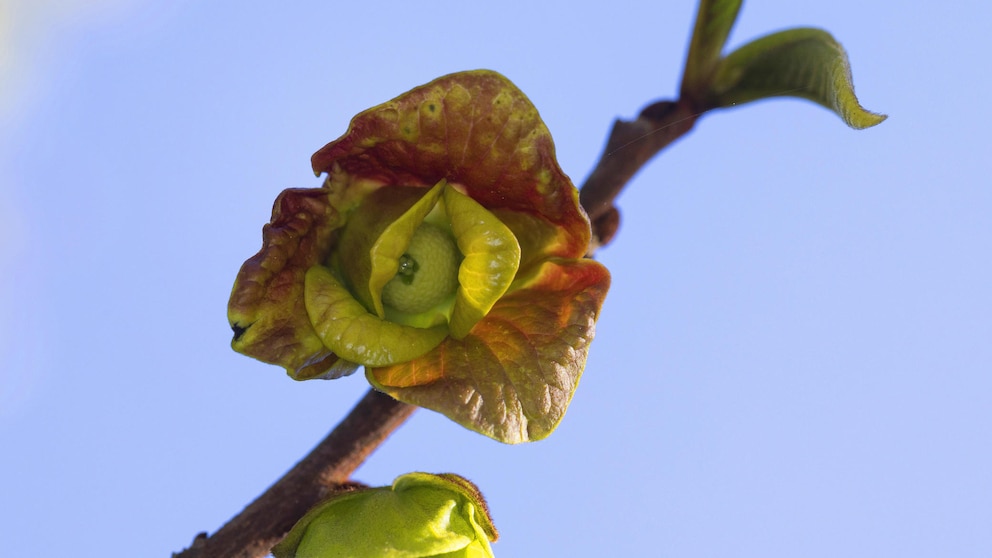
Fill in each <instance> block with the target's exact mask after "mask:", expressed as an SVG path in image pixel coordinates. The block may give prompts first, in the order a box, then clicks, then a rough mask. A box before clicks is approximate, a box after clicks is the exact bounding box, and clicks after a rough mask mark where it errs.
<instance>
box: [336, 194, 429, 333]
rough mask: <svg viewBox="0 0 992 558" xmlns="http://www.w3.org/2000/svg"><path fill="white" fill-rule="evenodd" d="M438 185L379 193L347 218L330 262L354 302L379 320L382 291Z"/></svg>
mask: <svg viewBox="0 0 992 558" xmlns="http://www.w3.org/2000/svg"><path fill="white" fill-rule="evenodd" d="M444 185H445V182H444V181H443V180H442V181H440V182H438V183H437V184H436V185H435V186H434V187H433V188H431V189H429V190H427V189H425V188H410V187H388V186H387V187H383V188H380V189H378V190H376V191H375V192H373V193H371V194H370V195H368V196H367V197H366V198H365V200H364V201H363V202H362V204H361V205H360V206H359V207H358V208H357V209H356V210H355V211H354V212H353V213H352V214H351V215H350V216H349V218H348V224H347V226H345V229H344V232H343V233H342V235H341V242H340V247H339V249H338V250H339V251H338V253H339V257H338V260H339V261H338V262H336V263H337V266H338V267H340V269H341V272H342V275H344V276H345V279H346V280H347V281H348V284H349V286H351V288H352V291H353V292H354V293H355V295H356V297H357V298H358V299H359V300H360V301H361V302H362V303H363V304H364V305H365V307H366V308H368V309H369V310H372V311H374V312H375V313H376V314H377V315H378V316H379V317H380V318H384V317H385V315H386V314H385V310H384V309H383V306H382V288H383V287H384V286H386V283H388V282H389V281H390V279H392V278H393V277H394V276H395V275H396V272H397V270H398V269H399V260H400V257H401V256H402V255H403V253H404V252H405V251H406V249H407V247H408V246H409V245H410V239H411V238H413V234H414V232H416V230H417V228H418V227H420V225H421V223H423V222H424V217H426V216H427V214H428V213H429V212H430V211H431V209H433V208H434V206H435V205H436V204H437V200H438V198H440V197H441V192H442V191H443V190H444Z"/></svg>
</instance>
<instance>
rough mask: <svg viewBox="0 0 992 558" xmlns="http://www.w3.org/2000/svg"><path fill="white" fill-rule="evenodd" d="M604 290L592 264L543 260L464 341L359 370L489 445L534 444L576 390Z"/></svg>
mask: <svg viewBox="0 0 992 558" xmlns="http://www.w3.org/2000/svg"><path fill="white" fill-rule="evenodd" d="M609 283H610V276H609V273H608V272H607V271H606V268H605V267H603V266H602V265H600V264H599V263H597V262H595V261H592V260H566V259H556V260H549V261H547V262H545V263H543V264H542V265H540V266H539V267H537V268H536V269H535V270H534V271H533V272H532V274H531V275H529V276H527V277H523V278H520V279H518V282H517V283H515V284H514V286H513V287H512V289H511V292H510V293H509V294H507V295H506V296H504V297H503V298H501V299H500V300H499V302H497V303H496V305H495V306H493V309H492V310H491V311H490V312H489V314H488V315H486V317H485V318H483V319H482V321H480V322H479V323H478V324H477V325H476V326H475V328H473V329H472V331H471V333H469V335H467V336H466V337H465V338H464V339H462V340H457V339H453V338H448V339H446V340H445V341H444V342H443V343H441V345H439V346H438V347H437V348H436V349H434V350H432V351H430V352H428V353H427V354H425V355H424V356H422V357H420V358H418V359H416V360H413V361H410V362H404V363H401V364H397V365H394V366H389V367H382V368H366V376H367V377H368V378H369V381H370V382H372V384H373V385H375V386H376V387H377V388H379V389H381V390H383V391H385V392H386V393H388V394H390V395H391V396H393V397H395V398H397V399H400V400H401V401H406V402H408V403H413V404H415V405H419V406H422V407H426V408H428V409H433V410H435V411H438V412H441V413H442V414H444V415H446V416H448V417H449V418H451V419H452V420H454V421H456V422H458V423H459V424H461V425H463V426H465V427H467V428H469V429H472V430H475V431H477V432H480V433H483V434H485V435H487V436H490V437H491V438H494V439H496V440H499V441H502V442H507V443H518V442H526V441H532V440H540V439H542V438H544V437H546V436H548V435H549V434H550V433H551V432H552V431H553V430H554V429H555V427H557V425H558V423H559V422H560V421H561V419H562V417H563V416H564V414H565V409H566V408H567V407H568V404H569V402H570V401H571V398H572V394H573V393H574V392H575V388H576V386H577V385H578V382H579V378H580V377H581V375H582V371H583V369H584V368H585V362H586V356H587V354H588V350H589V343H590V342H591V341H592V337H593V334H594V332H595V323H596V319H597V317H598V315H599V310H600V308H601V306H602V303H603V299H604V298H605V297H606V291H607V289H608V288H609Z"/></svg>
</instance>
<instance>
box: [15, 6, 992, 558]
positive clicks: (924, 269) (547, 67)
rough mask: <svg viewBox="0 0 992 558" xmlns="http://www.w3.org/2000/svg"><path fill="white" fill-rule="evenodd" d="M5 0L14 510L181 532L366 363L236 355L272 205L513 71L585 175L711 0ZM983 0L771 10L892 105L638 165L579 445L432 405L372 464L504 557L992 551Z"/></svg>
mask: <svg viewBox="0 0 992 558" xmlns="http://www.w3.org/2000/svg"><path fill="white" fill-rule="evenodd" d="M533 4H534V3H532V2H522V1H521V2H517V1H508V2H502V3H499V4H492V5H486V6H484V7H476V6H472V7H470V6H469V5H468V4H466V3H463V2H455V1H450V2H445V1H439V0H425V1H423V2H418V3H408V2H379V3H375V4H371V3H358V2H352V3H346V4H344V5H337V4H336V3H331V2H302V1H301V2H294V3H286V4H284V5H279V6H278V8H276V7H275V6H276V4H272V5H271V6H270V5H268V4H264V5H263V4H261V3H259V4H257V5H253V6H247V5H245V3H242V2H234V1H215V2H192V1H182V2H169V3H165V2H154V1H152V0H105V1H103V2H83V1H81V0H77V1H75V2H73V1H63V2H55V1H54V0H47V1H40V2H39V1H35V2H31V1H29V0H21V1H16V0H15V1H11V0H7V1H6V2H4V3H0V41H2V42H0V45H2V50H0V52H2V56H0V71H2V72H3V74H2V75H0V84H2V86H0V90H2V91H3V93H2V95H0V265H2V266H3V267H2V273H0V357H2V359H3V363H4V364H3V365H2V366H0V447H3V448H4V449H3V452H2V454H3V456H2V457H0V479H3V480H2V481H0V483H2V485H0V494H2V495H3V496H2V502H3V505H2V506H0V535H2V540H3V541H4V547H5V551H6V552H7V553H8V554H10V555H15V556H98V555H99V556H121V557H124V556H128V557H130V556H167V555H168V553H170V552H172V551H178V550H180V549H182V548H183V547H185V546H186V545H187V544H189V542H190V541H191V540H192V537H193V536H194V535H195V534H196V533H197V532H200V531H214V530H216V529H217V528H218V527H219V526H220V525H221V524H222V523H224V522H225V521H226V520H227V519H228V518H229V517H230V516H232V515H233V514H234V513H236V512H237V511H239V510H240V509H241V508H242V507H243V506H244V505H246V504H247V503H248V502H249V501H251V500H252V499H253V498H254V497H255V496H256V495H258V494H259V493H260V492H261V491H262V490H263V489H264V488H265V487H266V486H268V484H270V483H271V482H272V481H274V480H275V479H276V478H277V477H278V476H279V475H281V474H282V472H284V471H285V470H286V469H287V468H288V467H289V466H291V465H292V464H293V463H294V462H295V461H296V460H297V459H298V458H300V457H301V456H302V455H304V454H305V453H306V452H307V451H308V450H309V448H310V447H312V446H313V445H314V444H315V443H316V442H317V441H318V440H319V439H320V438H322V437H323V435H324V434H325V433H326V432H327V431H328V430H329V429H330V428H332V427H333V426H334V425H335V424H336V423H337V422H338V420H340V419H341V418H342V417H343V416H344V415H345V414H346V413H347V411H348V409H349V408H350V407H351V406H352V405H353V404H354V402H355V401H357V400H358V399H359V398H360V397H361V395H362V394H363V393H364V392H365V390H366V387H367V386H366V384H365V382H364V380H363V379H362V378H361V376H360V375H356V376H353V377H350V378H347V379H343V380H338V381H334V382H307V383H296V382H293V381H292V380H290V379H288V378H287V377H286V376H285V375H284V373H283V372H282V371H281V370H280V369H278V368H276V367H273V366H269V365H264V364H261V363H258V362H255V361H252V360H250V359H248V358H246V357H243V356H241V355H238V354H236V353H234V352H233V351H231V350H230V348H229V341H230V330H229V328H228V326H227V323H226V316H225V307H226V303H227V297H228V294H229V292H230V287H231V283H232V281H233V279H234V275H235V273H236V272H237V269H238V267H239V266H240V264H241V262H242V261H243V260H244V259H246V258H247V257H249V256H250V255H252V254H253V253H254V252H255V251H256V250H257V249H258V247H259V245H260V242H261V236H260V230H261V226H262V224H263V223H265V222H266V221H267V220H268V217H269V212H270V209H271V204H272V200H273V199H274V197H275V195H276V194H277V193H278V192H279V191H280V190H282V189H284V188H287V187H307V186H317V185H319V181H318V180H317V179H315V178H314V177H313V176H312V173H311V172H310V168H309V157H310V155H311V153H312V152H313V151H315V150H316V149H317V148H319V147H321V146H323V145H324V144H325V143H326V142H328V141H330V140H331V139H334V138H336V137H338V136H339V135H340V134H342V133H343V132H344V130H345V129H346V127H347V124H348V121H349V119H350V118H351V116H352V115H354V114H355V113H357V112H359V111H361V110H363V109H365V108H368V107H370V106H372V105H375V104H378V103H380V102H382V101H385V100H388V99H390V98H392V97H394V96H396V95H397V94H399V93H402V92H403V91H406V90H407V89H409V88H411V87H413V86H416V85H419V84H421V83H424V82H427V81H429V80H431V79H433V78H434V77H437V76H440V75H442V74H446V73H449V72H453V71H458V70H466V69H474V68H490V69H494V70H497V71H499V72H501V73H503V74H504V75H506V76H507V77H509V78H510V79H511V80H513V81H514V82H515V83H516V84H517V85H518V86H519V87H520V88H521V89H522V90H523V91H524V92H525V93H527V95H528V96H529V97H530V98H531V100H532V101H533V102H534V104H535V105H536V106H537V107H538V109H539V110H540V111H541V114H542V116H543V117H544V119H545V121H546V123H547V124H548V127H549V128H550V130H551V132H552V134H553V135H554V137H555V141H556V146H557V151H558V157H559V161H560V163H561V165H562V167H563V168H564V169H565V171H566V172H567V173H569V174H570V175H571V176H572V178H573V180H575V181H576V182H581V181H582V179H583V178H584V177H585V176H586V175H587V174H588V172H589V170H590V169H591V167H592V165H593V164H594V162H595V160H596V158H597V157H598V156H599V153H600V150H601V149H602V145H603V142H604V140H605V137H606V133H607V131H608V129H609V127H610V125H611V122H612V120H613V119H614V118H616V117H625V118H630V117H632V116H634V115H635V114H636V113H637V111H638V110H639V109H640V108H641V107H642V106H644V105H645V104H647V103H648V102H650V101H653V100H656V99H661V98H670V97H671V96H672V95H673V94H674V92H675V91H676V88H677V80H678V77H679V75H680V74H681V70H682V62H683V59H684V54H685V52H684V49H685V45H686V44H687V41H688V33H689V30H690V28H691V23H692V18H693V16H694V12H695V5H694V4H693V3H692V2H646V1H644V2H633V1H632V2H625V1H616V2H608V3H604V2H596V3H581V2H580V3H575V2H557V1H555V2H544V3H541V4H539V5H536V6H535V5H533ZM990 16H992V14H990V13H989V9H988V7H987V6H985V5H984V4H982V3H979V2H977V1H962V2H956V3H953V5H949V4H944V5H940V6H938V5H937V4H935V3H930V2H905V3H902V5H901V6H900V7H899V8H898V9H897V8H894V7H893V4H892V3H891V2H881V1H878V0H864V1H858V2H855V1H853V0H838V1H834V2H817V3H809V2H803V3H794V2H785V1H783V0H761V1H759V0H754V1H751V2H747V3H746V4H745V5H744V8H743V10H742V14H741V17H740V19H739V21H738V25H737V27H736V28H735V30H734V33H733V34H732V35H731V38H730V42H731V45H739V44H742V43H743V42H746V41H747V40H749V39H751V38H754V37H756V36H758V35H760V34H764V33H766V32H770V31H773V30H777V29H781V28H785V27H791V26H800V25H804V26H805V25H812V26H818V27H823V28H826V29H828V30H829V31H831V32H832V33H833V34H834V36H835V37H837V38H838V39H839V40H840V41H841V42H842V43H843V44H844V45H845V47H846V48H847V50H848V52H849V54H850V57H851V61H852V67H853V72H854V82H855V86H856V89H857V92H858V94H859V97H860V98H861V100H862V102H863V103H864V105H865V106H866V107H867V108H869V109H872V110H875V111H879V112H884V113H887V114H889V115H890V118H889V120H888V121H886V122H885V123H884V124H882V125H881V126H879V127H877V128H874V129H870V130H867V131H863V132H855V131H853V130H850V129H848V128H847V127H845V126H844V124H843V123H842V122H841V121H840V119H839V118H837V117H836V116H835V115H833V114H831V113H830V112H828V111H826V110H824V109H822V108H820V107H818V106H815V105H812V104H810V103H806V102H802V101H798V100H776V101H768V102H761V103H756V104H753V105H748V106H745V107H741V108H737V109H734V110H728V111H721V112H716V113H713V114H710V115H707V116H706V117H704V118H703V119H702V120H701V121H700V122H699V124H698V125H697V127H696V129H695V130H694V131H693V132H692V133H691V134H690V135H689V136H687V137H685V138H684V139H683V140H681V141H679V142H678V143H676V144H675V145H674V146H672V147H671V148H670V149H668V150H667V151H665V152H664V153H663V154H662V155H661V156H660V157H659V158H658V159H656V160H655V161H654V162H653V163H652V164H651V165H650V166H648V167H647V168H645V169H644V170H643V171H642V172H641V173H639V174H638V175H637V177H636V178H635V180H634V182H632V183H631V185H630V187H629V188H628V190H627V191H626V192H625V193H624V194H623V196H622V197H621V198H620V200H619V205H620V209H621V212H622V214H623V219H624V221H623V225H622V227H623V228H622V229H621V232H620V234H619V236H618V237H617V239H616V241H615V243H614V244H612V245H611V246H609V247H608V248H606V249H605V250H603V251H601V252H600V253H599V255H598V257H599V259H600V261H602V262H603V263H604V264H606V265H607V266H608V267H609V268H610V269H611V271H612V273H613V288H612V290H611V292H610V295H609V297H608V298H607V301H606V304H605V307H604V309H603V314H602V318H601V320H600V323H599V327H598V334H597V338H596V340H595V342H594V344H593V347H592V352H591V355H590V359H589V363H588V366H587V369H586V374H585V376H584V377H583V380H582V383H581V384H580V386H579V390H578V392H577V394H576V396H575V399H574V401H573V403H572V406H571V408H570V410H569V412H568V414H567V415H566V417H565V420H564V422H563V423H562V425H561V427H560V428H559V429H558V431H557V432H555V434H554V435H552V436H551V437H550V438H549V439H547V440H545V441H542V442H539V443H534V444H528V445H524V446H504V445H501V444H498V443H495V442H492V441H491V440H489V439H486V438H483V437H481V436H478V435H476V434H473V433H471V432H469V431H466V430H464V429H462V428H461V427H458V426H457V425H454V424H453V423H450V422H449V421H447V419H444V418H443V417H440V416H439V415H436V414H434V413H431V412H429V411H418V412H417V413H416V414H415V415H414V417H413V418H412V419H411V420H410V421H409V422H408V423H407V424H406V425H405V426H404V427H403V428H402V429H400V430H399V431H398V432H397V433H396V434H395V435H394V436H393V437H392V438H391V439H390V440H389V441H388V442H387V443H386V445H385V446H383V447H382V448H381V449H380V450H379V451H378V452H377V453H375V454H374V455H373V456H372V458H371V459H370V460H369V461H368V463H367V464H366V465H364V466H363V467H362V468H361V469H360V470H359V471H358V473H357V475H356V477H357V478H358V479H359V480H362V481H365V482H368V483H370V484H386V483H389V482H390V481H391V480H392V479H393V478H394V477H396V476H397V475H399V474H402V473H405V472H408V471H415V470H422V471H430V472H445V471H452V472H456V473H459V474H462V475H464V476H466V477H468V478H470V479H472V480H473V481H475V482H476V483H477V484H478V485H479V486H480V487H481V488H482V490H483V492H484V493H485V495H486V496H487V498H488V500H489V502H490V505H491V508H492V513H493V516H494V519H495V522H496V525H497V527H498V528H499V529H500V531H501V533H502V538H501V540H500V541H499V542H498V543H497V544H496V545H495V546H494V550H495V552H496V554H497V555H498V556H503V557H510V556H626V555H645V556H666V557H667V556H672V557H676V556H693V557H707V556H714V557H716V556H721V557H722V556H738V557H751V556H753V557H758V556H760V557H768V556H782V557H786V556H789V557H791V556H803V557H820V556H822V557H836V556H865V557H868V556H902V557H908V556H954V557H957V558H963V557H980V556H981V557H987V556H989V555H992V529H989V525H992V476H990V475H989V471H992V451H990V450H989V440H990V439H992V379H990V372H992V342H990V340H992V289H990V285H992V264H990V254H992V189H990V187H989V180H988V157H989V154H990V153H992V150H990V149H989V147H990V142H989V140H988V124H989V122H992V118H990V116H992V115H990V109H989V103H988V101H987V99H986V97H987V92H988V91H989V90H990V87H992V83H990V79H989V77H988V73H987V72H986V71H985V70H984V68H985V66H987V62H986V61H985V58H984V53H985V52H987V50H988V46H989V41H988V33H987V30H986V29H985V27H986V23H987V22H988V21H989V17H990Z"/></svg>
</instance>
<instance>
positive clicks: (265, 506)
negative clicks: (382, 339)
mask: <svg viewBox="0 0 992 558" xmlns="http://www.w3.org/2000/svg"><path fill="white" fill-rule="evenodd" d="M414 409H416V407H414V406H413V405H408V404H406V403H401V402H399V401H396V400H395V399H393V398H391V397H389V396H388V395H385V394H382V393H379V392H378V391H375V390H369V392H368V394H366V395H365V397H364V398H362V400H361V401H359V402H358V404H357V405H355V408H354V409H352V410H351V413H349V414H348V416H347V417H345V419H344V420H343V421H341V423H340V424H338V426H337V427H336V428H335V429H334V430H333V431H332V432H331V433H330V434H329V435H328V436H327V437H326V438H324V440H323V441H322V442H320V444H318V445H317V447H315V448H314V449H313V451H311V452H310V454H309V455H307V456H306V457H304V458H303V460H302V461H300V462H299V463H297V464H296V466H295V467H293V468H292V469H291V470H290V471H289V472H288V473H286V474H285V475H284V476H283V477H282V478H281V479H279V480H278V481H276V483H275V484H273V485H272V486H271V487H269V489H268V490H266V491H265V493H264V494H262V495H261V496H259V497H258V499H256V500H255V501H254V502H252V503H251V504H249V505H248V507H246V508H245V509H244V510H243V511H242V512H241V513H240V514H238V515H237V516H235V517H234V518H232V519H231V520H230V521H229V522H228V523H227V524H226V525H224V526H223V527H221V528H220V530H218V531H217V532H216V533H214V534H213V535H210V536H207V535H206V534H205V533H201V534H200V535H197V537H196V539H194V541H193V544H192V545H191V546H190V547H189V548H188V549H186V550H184V551H182V552H180V553H178V554H173V558H221V557H223V558H261V557H263V556H266V555H267V554H268V553H269V550H270V549H271V548H272V547H273V546H274V545H275V544H276V543H277V542H279V541H280V540H282V538H283V537H284V536H285V535H286V533H287V532H289V529H290V528H291V527H292V526H293V525H294V524H295V523H296V522H297V521H298V520H299V519H300V518H301V517H303V514H305V513H306V512H307V511H309V510H310V508H312V507H313V506H314V505H315V504H316V503H317V502H320V501H321V500H323V499H324V498H326V497H327V496H329V495H331V494H333V493H335V492H340V491H342V490H348V489H350V488H352V487H353V486H354V485H353V484H352V483H348V478H349V477H350V476H351V473H352V472H354V470H355V469H357V468H358V466H359V465H361V464H362V462H363V461H365V459H366V458H367V457H368V456H369V454H371V453H372V452H373V451H374V450H375V449H376V448H377V447H379V444H381V443H382V442H383V441H385V439H386V438H387V437H388V436H389V435H390V434H391V433H392V432H393V430H395V429H396V428H398V427H399V426H400V424H402V423H403V422H404V421H405V420H406V419H407V418H408V417H409V416H410V415H411V414H412V413H413V411H414Z"/></svg>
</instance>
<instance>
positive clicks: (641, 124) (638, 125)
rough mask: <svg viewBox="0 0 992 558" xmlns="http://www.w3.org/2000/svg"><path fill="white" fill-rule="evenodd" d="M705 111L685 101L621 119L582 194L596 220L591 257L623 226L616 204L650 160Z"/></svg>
mask: <svg viewBox="0 0 992 558" xmlns="http://www.w3.org/2000/svg"><path fill="white" fill-rule="evenodd" d="M700 114H701V111H700V110H698V109H697V108H696V107H695V106H694V104H692V103H690V102H686V101H684V100H679V101H677V102H676V101H658V102H656V103H653V104H651V105H648V106H647V107H645V108H644V110H642V111H641V114H639V115H638V116H637V119H636V120H617V121H616V122H614V123H613V130H612V131H611V132H610V138H609V139H608V140H607V142H606V148H605V149H604V150H603V154H602V155H601V156H600V158H599V162H598V163H596V167H595V168H594V169H593V170H592V173H591V174H590V175H589V178H587V179H586V182H585V184H583V185H582V188H581V189H580V193H579V200H580V201H581V203H582V207H584V208H585V210H586V212H587V213H588V214H589V220H590V221H592V233H593V241H592V244H591V245H590V247H589V254H592V253H593V252H595V251H596V249H597V248H600V247H602V246H605V245H606V244H608V243H609V242H610V240H611V239H612V238H613V235H614V234H616V232H617V228H619V226H620V213H619V212H618V211H617V208H616V207H615V206H614V205H613V200H614V199H616V197H617V196H618V195H620V192H621V191H622V190H623V188H624V186H626V185H627V182H629V181H630V179H631V178H632V177H633V176H634V175H635V174H637V171H639V170H640V169H641V167H643V166H644V165H645V164H647V162H648V161H650V160H651V159H652V158H653V157H654V156H655V155H657V154H658V153H659V152H660V151H661V150H662V149H664V148H665V147H667V146H668V145H669V144H671V143H672V142H673V141H675V140H676V139H678V138H680V137H682V136H683V135H685V134H686V133H687V132H688V131H689V130H691V129H692V127H693V125H695V123H696V120H697V119H698V118H699V116H700Z"/></svg>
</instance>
